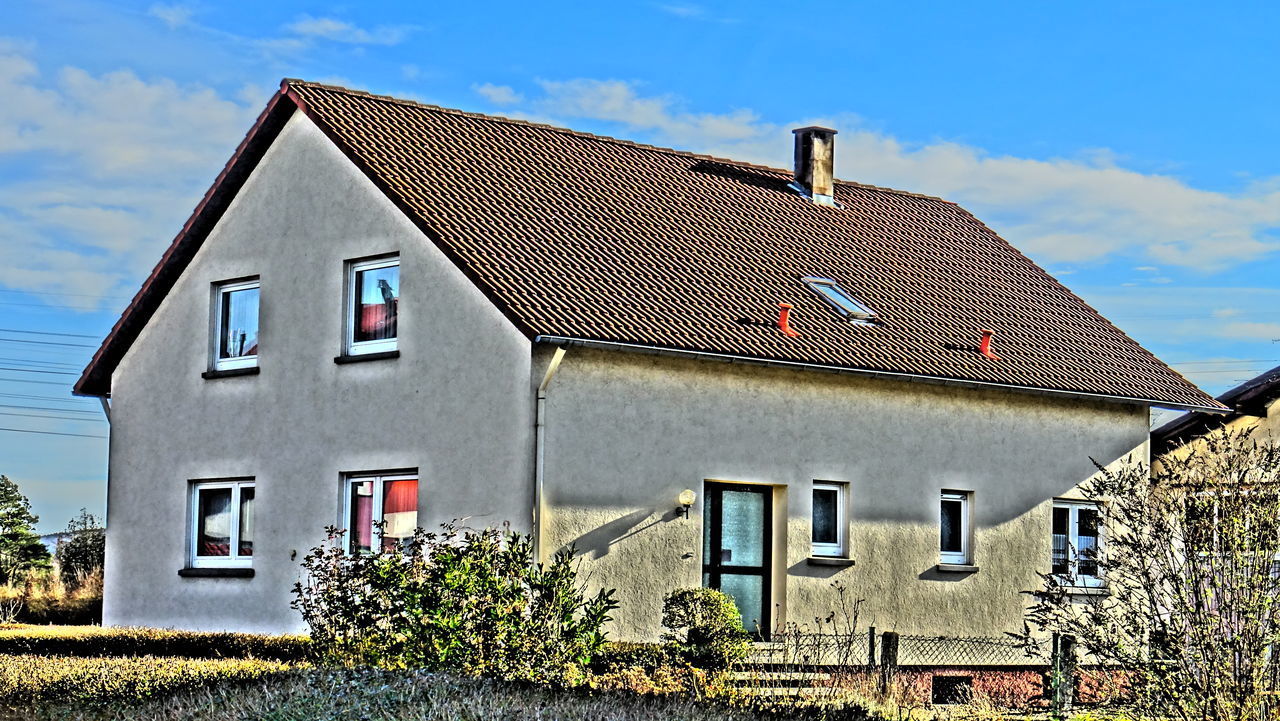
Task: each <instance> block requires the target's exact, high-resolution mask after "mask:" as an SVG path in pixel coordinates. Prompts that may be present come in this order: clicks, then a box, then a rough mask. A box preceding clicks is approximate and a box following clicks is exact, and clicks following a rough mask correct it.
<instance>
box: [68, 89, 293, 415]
mask: <svg viewBox="0 0 1280 721" xmlns="http://www.w3.org/2000/svg"><path fill="white" fill-rule="evenodd" d="M287 90H288V85H287V83H281V88H280V91H279V92H278V93H276V94H275V95H274V96H272V98H271V101H270V102H269V103H267V107H266V108H264V109H263V111H262V113H261V114H260V115H259V116H258V119H257V121H256V122H254V124H253V127H251V128H250V129H249V132H248V133H246V134H245V137H244V140H242V141H241V142H240V145H239V146H237V147H236V151H235V153H234V154H232V156H231V159H230V160H228V161H227V163H226V165H225V166H223V168H222V172H220V173H219V174H218V177H217V179H215V180H214V181H213V185H212V186H210V187H209V190H208V191H206V192H205V194H204V197H203V198H201V200H200V203H199V204H198V205H196V207H195V210H193V211H192V213H191V216H190V217H189V218H187V222H186V223H184V224H183V225H182V229H181V230H179V231H178V234H177V235H176V236H174V239H173V241H172V242H171V243H170V244H169V248H168V249H167V250H165V252H164V255H163V256H161V257H160V261H159V262H157V263H156V266H155V268H153V269H152V270H151V274H150V275H148V276H147V279H146V280H145V281H144V282H143V284H142V287H141V288H139V289H138V292H137V293H136V294H135V295H134V296H133V299H132V300H131V301H129V305H127V306H125V309H124V311H123V312H121V314H120V318H119V320H117V321H116V323H115V325H114V326H112V328H111V332H110V333H108V334H107V337H106V338H105V339H103V341H102V345H100V346H99V347H98V350H97V352H95V353H94V354H93V358H92V359H91V360H90V361H89V364H88V365H87V366H85V369H84V372H83V373H82V374H81V375H80V378H79V380H77V381H76V383H75V385H74V386H73V387H72V390H71V392H72V394H73V395H77V396H96V397H102V398H108V397H110V395H111V374H112V373H113V372H114V371H115V368H116V365H117V364H118V363H119V362H120V360H121V359H122V358H123V357H124V355H125V353H127V352H128V350H129V346H131V345H132V344H133V341H134V340H136V339H137V337H138V334H140V333H141V332H142V329H143V327H144V326H146V324H147V322H148V321H150V320H151V316H152V315H154V313H155V311H156V309H157V308H158V307H159V305H160V302H161V301H162V300H163V298H164V296H165V295H166V294H168V292H169V290H170V289H171V288H172V287H173V284H174V283H175V282H176V281H177V279H178V277H179V276H180V275H181V274H182V271H183V270H184V269H185V268H186V265H187V264H186V263H185V262H183V260H184V256H186V255H187V254H188V253H190V254H194V252H195V250H197V249H199V247H200V244H201V243H202V242H203V241H204V239H205V237H206V236H208V234H209V232H210V231H211V230H212V229H213V227H214V226H215V225H216V224H217V222H218V220H219V219H220V218H221V217H222V213H223V211H225V210H226V208H227V206H228V205H230V203H231V201H232V199H234V198H235V196H236V194H237V193H239V191H240V188H241V187H243V186H244V183H245V181H246V180H248V178H249V175H250V174H251V173H252V172H253V170H254V168H256V167H257V165H258V162H259V161H260V160H262V156H263V155H264V154H265V153H266V150H267V148H268V147H269V146H270V145H271V143H272V141H274V140H275V138H276V136H277V135H279V133H280V130H281V129H282V128H283V127H284V125H285V123H286V122H287V121H288V119H289V117H290V116H291V115H292V114H293V111H294V110H295V109H296V105H295V104H294V102H293V100H292V99H291V98H289V99H288V102H286V99H287V98H288V92H287Z"/></svg>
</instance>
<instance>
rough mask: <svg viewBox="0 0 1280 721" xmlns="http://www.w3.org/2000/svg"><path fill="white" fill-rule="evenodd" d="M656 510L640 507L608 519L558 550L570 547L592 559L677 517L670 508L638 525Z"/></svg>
mask: <svg viewBox="0 0 1280 721" xmlns="http://www.w3.org/2000/svg"><path fill="white" fill-rule="evenodd" d="M657 512H658V509H657V508H642V509H640V510H638V511H632V512H631V513H628V514H627V515H625V516H621V517H619V518H615V519H614V520H612V521H609V522H608V523H606V524H604V525H603V526H600V527H598V528H595V529H592V530H590V531H587V532H586V533H584V534H582V535H581V536H578V537H577V538H575V539H573V540H572V541H570V542H569V543H568V544H567V545H565V546H563V547H561V549H560V550H561V551H567V550H569V548H570V547H572V548H573V549H574V550H575V551H576V553H577V555H579V556H590V557H591V558H592V559H599V558H603V557H604V556H606V555H608V553H609V548H610V547H611V546H613V545H614V544H616V543H619V542H621V541H623V540H626V539H628V538H630V537H632V536H635V535H637V534H640V533H643V532H644V531H646V530H648V529H650V528H653V527H654V526H656V525H658V524H659V523H663V522H665V521H673V520H675V519H676V518H677V516H676V512H675V511H674V510H671V511H667V512H665V513H662V514H661V515H659V516H658V517H657V518H654V519H653V520H652V521H650V522H649V523H645V524H644V525H640V524H641V523H643V522H644V521H645V520H646V519H648V518H649V517H651V516H653V514H654V513H657Z"/></svg>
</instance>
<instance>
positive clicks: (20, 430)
mask: <svg viewBox="0 0 1280 721" xmlns="http://www.w3.org/2000/svg"><path fill="white" fill-rule="evenodd" d="M0 431H8V432H10V433H39V434H40V435H44V436H75V437H77V438H104V439H105V438H106V436H93V435H89V434H88V433H59V432H57V431H33V430H30V429H27V428H0Z"/></svg>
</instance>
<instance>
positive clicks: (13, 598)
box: [0, 569, 102, 623]
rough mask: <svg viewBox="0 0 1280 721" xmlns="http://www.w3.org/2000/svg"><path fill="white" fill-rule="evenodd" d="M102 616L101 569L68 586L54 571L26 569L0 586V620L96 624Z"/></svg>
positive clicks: (7, 621) (3, 621)
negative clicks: (26, 570)
mask: <svg viewBox="0 0 1280 721" xmlns="http://www.w3.org/2000/svg"><path fill="white" fill-rule="evenodd" d="M101 615H102V569H97V570H96V571H95V572H93V573H91V574H89V575H87V576H84V577H82V578H80V579H78V580H77V581H76V583H75V584H74V585H72V586H68V585H66V584H64V583H63V582H62V578H61V576H60V575H59V574H58V572H57V570H56V569H54V570H45V571H28V572H26V573H24V574H21V575H19V576H18V577H17V578H15V579H13V580H10V581H9V582H8V583H5V584H3V585H0V623H12V622H14V621H27V622H32V623H96V622H97V620H98V619H99V618H101Z"/></svg>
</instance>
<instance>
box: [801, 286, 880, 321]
mask: <svg viewBox="0 0 1280 721" xmlns="http://www.w3.org/2000/svg"><path fill="white" fill-rule="evenodd" d="M800 280H801V281H802V282H803V283H804V284H805V285H806V286H808V287H809V290H811V291H813V292H814V293H816V294H817V296H818V297H819V298H821V299H822V300H823V301H824V302H825V303H826V304H827V305H829V306H831V307H832V308H835V309H836V312H838V313H840V315H842V316H844V317H845V318H848V319H850V320H854V321H870V320H871V319H872V318H875V317H876V312H875V311H873V310H871V309H870V308H868V307H867V305H866V304H865V303H863V302H862V301H860V300H858V299H857V298H854V297H853V296H852V295H850V294H849V291H847V290H845V289H844V288H842V287H840V284H839V283H837V282H835V281H834V280H832V279H831V278H824V277H822V276H818V275H806V276H804V277H803V278H801V279H800ZM818 286H825V287H827V288H830V289H831V290H832V291H834V292H835V294H836V295H839V296H840V297H841V298H842V299H843V300H844V301H845V302H846V303H848V306H845V305H842V304H841V303H839V302H837V301H835V300H834V299H832V298H831V297H830V296H829V295H827V294H826V293H824V292H823V291H822V289H821V288H819V287H818Z"/></svg>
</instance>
